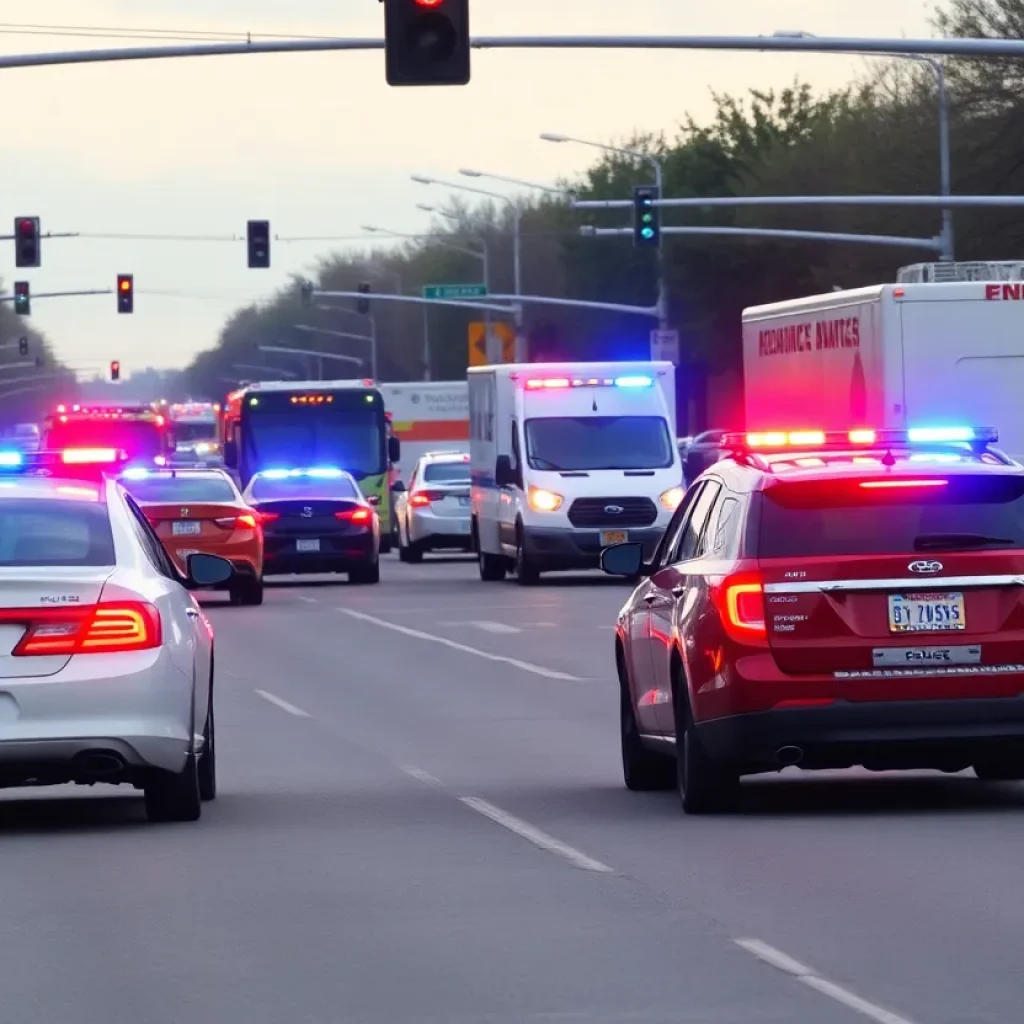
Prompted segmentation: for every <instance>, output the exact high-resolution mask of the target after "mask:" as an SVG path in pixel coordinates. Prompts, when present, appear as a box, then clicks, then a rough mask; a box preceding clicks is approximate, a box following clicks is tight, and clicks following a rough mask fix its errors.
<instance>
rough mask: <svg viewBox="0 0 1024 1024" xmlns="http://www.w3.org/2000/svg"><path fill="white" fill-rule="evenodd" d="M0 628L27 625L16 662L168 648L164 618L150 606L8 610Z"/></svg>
mask: <svg viewBox="0 0 1024 1024" xmlns="http://www.w3.org/2000/svg"><path fill="white" fill-rule="evenodd" d="M0 623H11V624H17V625H24V626H25V627H26V628H25V634H24V636H22V638H21V639H20V640H19V641H18V643H17V646H16V647H15V648H14V650H13V651H11V654H12V655H13V656H14V657H16V658H25V657H32V656H36V657H40V656H42V657H45V656H50V655H61V654H63V655H71V654H113V653H115V652H118V651H144V650H149V649H151V648H153V647H159V646H160V645H161V643H162V642H163V630H162V628H161V625H160V613H159V612H158V611H157V610H156V608H155V607H154V606H153V605H151V604H149V603H148V602H145V601H117V602H109V603H103V604H97V605H92V606H89V607H85V608H53V609H50V608H42V609H40V608H4V609H0Z"/></svg>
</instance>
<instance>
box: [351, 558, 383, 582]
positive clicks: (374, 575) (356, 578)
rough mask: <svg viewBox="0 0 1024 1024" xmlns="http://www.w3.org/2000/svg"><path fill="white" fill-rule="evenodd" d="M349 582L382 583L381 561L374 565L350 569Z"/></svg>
mask: <svg viewBox="0 0 1024 1024" xmlns="http://www.w3.org/2000/svg"><path fill="white" fill-rule="evenodd" d="M348 581H349V583H356V584H363V583H380V562H376V561H375V562H374V563H373V564H372V565H366V566H360V567H359V568H358V569H350V570H349V574H348Z"/></svg>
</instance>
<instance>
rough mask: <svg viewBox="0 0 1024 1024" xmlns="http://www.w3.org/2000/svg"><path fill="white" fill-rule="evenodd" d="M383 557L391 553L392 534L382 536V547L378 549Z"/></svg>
mask: <svg viewBox="0 0 1024 1024" xmlns="http://www.w3.org/2000/svg"><path fill="white" fill-rule="evenodd" d="M378 550H379V551H380V553H381V554H382V555H388V554H390V553H391V534H390V533H382V534H381V535H380V547H379V548H378Z"/></svg>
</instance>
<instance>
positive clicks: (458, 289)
mask: <svg viewBox="0 0 1024 1024" xmlns="http://www.w3.org/2000/svg"><path fill="white" fill-rule="evenodd" d="M423 298H425V299H485V298H487V285H485V284H426V285H424V286H423Z"/></svg>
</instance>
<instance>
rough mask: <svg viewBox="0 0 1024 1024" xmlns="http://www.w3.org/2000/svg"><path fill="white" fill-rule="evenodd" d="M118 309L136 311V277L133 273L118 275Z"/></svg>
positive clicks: (123, 311) (120, 310)
mask: <svg viewBox="0 0 1024 1024" xmlns="http://www.w3.org/2000/svg"><path fill="white" fill-rule="evenodd" d="M117 311H118V313H134V312H135V278H134V277H133V276H132V275H131V274H118V275H117Z"/></svg>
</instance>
